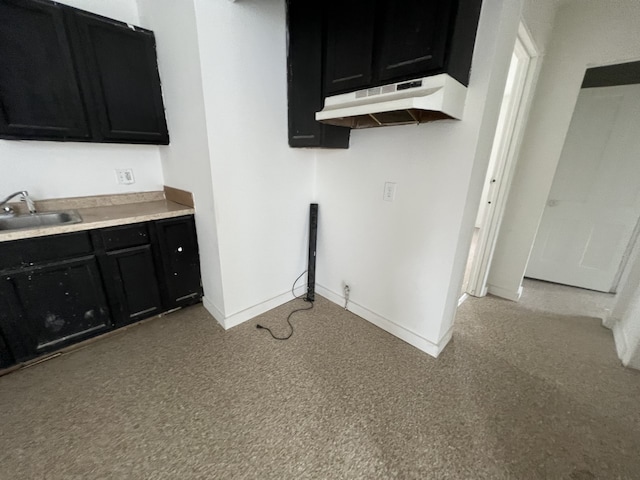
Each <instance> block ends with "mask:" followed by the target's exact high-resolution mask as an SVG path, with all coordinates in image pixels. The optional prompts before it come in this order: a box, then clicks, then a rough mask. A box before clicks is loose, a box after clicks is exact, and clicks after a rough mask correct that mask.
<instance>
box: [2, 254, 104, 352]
mask: <svg viewBox="0 0 640 480" xmlns="http://www.w3.org/2000/svg"><path fill="white" fill-rule="evenodd" d="M6 280H7V281H8V282H9V283H10V284H11V285H12V287H13V289H14V291H15V294H16V297H17V303H18V305H17V306H18V308H19V309H20V310H21V315H19V316H18V317H16V318H19V319H20V320H19V325H16V328H17V330H18V333H19V335H20V338H21V340H20V342H19V343H21V344H22V346H24V348H25V350H26V351H27V352H28V355H29V356H31V357H34V356H37V355H38V354H41V353H44V352H47V351H51V350H56V349H58V348H61V347H63V346H65V345H68V344H70V343H75V342H77V341H79V340H82V339H84V338H88V337H91V336H93V335H97V334H99V333H101V332H103V331H105V330H107V329H109V328H110V320H109V312H108V309H107V302H106V298H105V295H104V291H103V288H102V282H101V279H100V272H99V270H98V265H97V262H96V259H95V257H94V256H87V257H83V258H79V259H74V260H67V261H62V262H57V263H53V264H50V265H47V266H44V267H40V268H34V269H32V270H25V271H21V272H20V273H16V274H14V275H8V276H6Z"/></svg>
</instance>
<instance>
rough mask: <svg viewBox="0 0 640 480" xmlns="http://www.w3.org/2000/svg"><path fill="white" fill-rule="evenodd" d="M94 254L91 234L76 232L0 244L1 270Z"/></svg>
mask: <svg viewBox="0 0 640 480" xmlns="http://www.w3.org/2000/svg"><path fill="white" fill-rule="evenodd" d="M92 252H93V246H92V245H91V240H90V239H89V232H74V233H66V234H60V235H51V236H47V237H39V238H28V239H24V240H16V241H14V242H2V243H0V270H5V269H12V268H17V267H24V266H30V265H33V264H36V263H43V262H47V261H52V260H63V259H65V258H71V257H76V256H82V255H88V254H91V253H92Z"/></svg>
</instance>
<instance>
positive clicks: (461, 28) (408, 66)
mask: <svg viewBox="0 0 640 480" xmlns="http://www.w3.org/2000/svg"><path fill="white" fill-rule="evenodd" d="M326 5H327V6H326V9H325V11H324V15H325V22H326V39H325V44H324V48H325V56H326V60H325V69H324V78H325V92H324V94H325V96H330V95H334V94H339V93H344V92H349V91H354V90H360V89H364V88H368V87H373V86H378V85H384V84H388V83H394V82H399V81H404V80H409V79H413V78H419V77H425V76H429V75H436V74H439V73H448V74H449V75H451V76H452V77H453V78H455V79H456V80H458V81H459V82H460V83H462V84H463V85H467V84H468V83H469V71H470V69H471V58H472V55H473V47H474V43H475V36H476V30H477V27H478V19H479V16H480V8H481V5H482V0H402V1H398V0H369V1H360V0H357V1H356V0H353V1H347V2H340V1H337V0H336V1H331V2H328V3H327V4H326Z"/></svg>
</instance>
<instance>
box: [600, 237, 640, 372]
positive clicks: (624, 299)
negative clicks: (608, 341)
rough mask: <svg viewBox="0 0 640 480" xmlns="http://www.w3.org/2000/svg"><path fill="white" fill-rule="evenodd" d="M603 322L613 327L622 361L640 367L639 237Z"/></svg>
mask: <svg viewBox="0 0 640 480" xmlns="http://www.w3.org/2000/svg"><path fill="white" fill-rule="evenodd" d="M603 323H604V324H605V326H607V327H608V328H611V329H612V330H613V335H614V338H615V342H616V348H617V350H618V357H620V360H621V361H622V363H623V364H624V365H626V366H628V367H632V368H637V369H640V241H636V242H635V245H634V247H633V249H632V251H631V254H630V255H629V263H628V265H627V268H626V269H625V271H624V273H623V275H622V277H621V278H620V283H619V285H618V293H617V294H616V300H615V303H614V305H613V308H612V310H611V314H610V315H609V318H606V319H605V320H604V322H603Z"/></svg>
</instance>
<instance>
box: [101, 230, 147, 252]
mask: <svg viewBox="0 0 640 480" xmlns="http://www.w3.org/2000/svg"><path fill="white" fill-rule="evenodd" d="M100 235H101V236H102V241H103V242H104V249H105V250H106V251H107V252H108V251H111V250H119V249H122V248H129V247H138V246H140V245H146V244H148V243H149V229H148V228H147V224H146V223H135V224H133V225H122V226H119V227H112V228H105V229H102V230H100Z"/></svg>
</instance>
